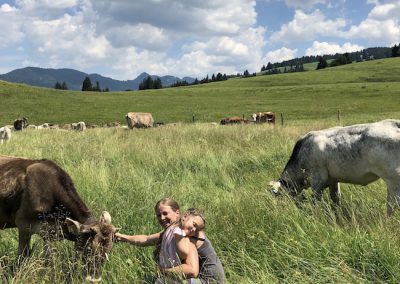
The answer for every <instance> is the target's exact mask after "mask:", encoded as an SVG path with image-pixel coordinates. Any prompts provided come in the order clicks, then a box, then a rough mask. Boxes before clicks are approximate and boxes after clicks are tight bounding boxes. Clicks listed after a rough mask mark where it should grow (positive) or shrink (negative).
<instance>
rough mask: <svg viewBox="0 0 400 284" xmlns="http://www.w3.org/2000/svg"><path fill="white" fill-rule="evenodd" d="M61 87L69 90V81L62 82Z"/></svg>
mask: <svg viewBox="0 0 400 284" xmlns="http://www.w3.org/2000/svg"><path fill="white" fill-rule="evenodd" d="M61 89H62V90H68V87H67V83H65V81H63V82H62V84H61Z"/></svg>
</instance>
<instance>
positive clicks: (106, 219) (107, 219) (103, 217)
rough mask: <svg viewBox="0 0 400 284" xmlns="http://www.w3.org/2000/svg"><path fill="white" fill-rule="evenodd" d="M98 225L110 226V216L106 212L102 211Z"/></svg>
mask: <svg viewBox="0 0 400 284" xmlns="http://www.w3.org/2000/svg"><path fill="white" fill-rule="evenodd" d="M99 222H100V223H105V224H111V215H110V213H108V212H107V211H103V213H102V214H101V216H100V220H99Z"/></svg>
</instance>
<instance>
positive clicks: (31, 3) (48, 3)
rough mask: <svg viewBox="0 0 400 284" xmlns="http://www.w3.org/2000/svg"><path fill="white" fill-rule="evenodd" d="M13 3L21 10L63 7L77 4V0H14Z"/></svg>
mask: <svg viewBox="0 0 400 284" xmlns="http://www.w3.org/2000/svg"><path fill="white" fill-rule="evenodd" d="M15 3H16V4H17V5H18V6H19V7H21V8H22V9H23V10H39V9H65V8H71V7H74V6H76V5H77V4H78V0H56V1H54V0H16V1H15Z"/></svg>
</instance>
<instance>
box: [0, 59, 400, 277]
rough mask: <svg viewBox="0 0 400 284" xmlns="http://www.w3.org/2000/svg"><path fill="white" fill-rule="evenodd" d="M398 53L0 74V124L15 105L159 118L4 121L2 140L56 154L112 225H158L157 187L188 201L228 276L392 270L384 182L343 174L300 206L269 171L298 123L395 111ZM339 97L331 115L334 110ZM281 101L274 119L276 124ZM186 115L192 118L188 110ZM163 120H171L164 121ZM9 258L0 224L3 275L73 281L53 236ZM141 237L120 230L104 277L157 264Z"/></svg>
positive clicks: (68, 260)
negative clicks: (274, 189) (69, 79)
mask: <svg viewBox="0 0 400 284" xmlns="http://www.w3.org/2000/svg"><path fill="white" fill-rule="evenodd" d="M399 71H400V59H386V60H377V61H370V62H363V63H357V64H351V65H348V66H343V67H336V68H331V69H325V70H320V71H309V72H305V73H297V74H296V73H293V74H282V75H276V76H274V75H272V76H259V77H252V78H247V79H233V80H228V81H226V82H220V83H214V84H207V85H201V86H192V87H186V88H174V89H172V88H171V89H162V90H158V91H140V92H139V91H135V92H121V93H81V92H71V91H56V90H49V89H41V88H32V87H28V86H25V85H15V84H9V83H5V82H0V100H1V105H2V106H3V108H2V110H1V111H0V122H1V123H0V125H4V124H10V123H12V121H13V119H14V118H15V117H17V116H18V115H23V116H26V117H28V119H29V121H30V122H31V123H33V124H40V123H43V122H53V123H67V122H76V121H79V120H83V121H85V122H87V123H94V124H102V123H107V122H114V121H120V122H123V123H124V115H125V113H126V112H128V111H149V112H152V113H153V115H154V117H155V120H156V121H164V122H165V123H171V124H167V125H165V126H163V127H158V128H152V129H134V130H126V129H122V128H96V129H88V130H87V131H85V132H73V131H61V130H42V131H35V130H27V131H24V132H20V133H13V136H12V139H11V140H10V141H8V142H7V143H4V144H1V145H0V154H2V155H15V156H25V157H30V158H47V159H51V160H54V161H55V162H57V163H58V164H59V165H60V166H61V167H63V168H64V169H65V170H66V171H67V172H68V173H69V174H70V175H71V177H72V179H73V180H74V183H75V185H76V188H77V190H78V193H79V194H80V196H81V197H82V199H83V200H84V201H85V203H86V204H87V205H88V207H89V208H91V210H92V211H93V212H94V214H96V215H100V213H101V212H102V211H103V210H108V211H109V212H110V214H111V216H112V218H113V224H114V225H116V226H118V227H121V228H122V229H121V232H123V233H129V234H150V233H154V232H158V231H159V230H160V228H159V226H158V224H157V222H156V219H155V216H154V210H153V207H154V205H155V203H156V202H157V201H158V200H159V199H161V198H163V197H167V196H169V197H172V198H174V199H176V200H177V201H178V202H179V203H180V205H181V207H182V209H186V208H188V207H193V206H195V207H198V208H199V209H201V210H202V211H203V212H204V214H205V216H206V219H207V227H206V233H207V235H208V237H209V239H210V240H211V241H212V242H213V245H214V247H215V249H216V251H217V253H218V255H219V257H220V258H221V261H222V263H223V265H224V267H225V271H226V275H227V280H228V283H398V282H399V279H400V269H399V267H400V237H399V236H400V212H396V214H395V215H394V216H393V217H392V218H390V219H388V218H386V214H385V212H386V205H385V202H386V188H385V185H384V183H383V182H382V181H381V180H379V181H377V182H375V183H373V184H371V185H369V186H366V187H362V186H355V185H349V184H343V185H342V193H343V197H342V198H343V200H342V205H341V207H340V209H338V211H337V212H336V213H335V212H334V211H333V209H332V207H331V202H330V200H329V198H328V194H325V195H324V198H323V201H322V202H321V203H318V204H313V202H312V201H311V193H310V192H309V191H307V193H306V196H307V197H308V200H306V201H305V202H304V203H303V204H302V205H301V206H300V207H298V206H296V205H295V204H294V202H293V201H292V200H291V199H290V198H287V197H282V198H277V199H276V198H273V196H271V194H270V192H269V190H268V188H267V184H268V182H269V181H271V180H274V179H277V178H278V177H279V174H280V173H281V171H282V169H283V167H284V166H285V164H286V162H287V160H288V158H289V156H290V154H291V151H292V148H293V146H294V144H295V142H296V140H297V139H298V138H299V137H300V136H301V135H303V134H304V133H306V132H308V131H310V130H315V129H321V128H325V127H330V126H336V125H338V124H342V125H348V124H352V123H362V122H370V121H377V120H380V119H384V118H398V117H400V110H399V100H400V76H399V74H400V72H399ZM269 110H270V111H275V112H276V113H277V114H278V119H277V123H276V125H275V126H271V125H267V124H243V125H232V126H220V125H214V124H210V123H209V122H214V121H215V122H217V121H219V119H221V118H223V117H227V116H233V115H240V116H241V115H245V116H249V115H250V114H251V113H252V112H254V111H269ZM338 110H339V111H340V121H338V120H337V111H338ZM280 113H282V114H283V116H284V125H283V126H282V125H280V117H279V115H280ZM193 115H194V116H195V118H196V123H192V116H193ZM172 122H182V123H178V124H172ZM32 243H33V245H34V248H35V250H34V255H33V256H32V257H31V258H30V259H29V260H28V261H26V262H25V263H24V264H23V265H22V266H21V267H17V266H16V256H17V255H16V254H17V246H18V239H17V231H16V230H15V229H7V230H3V231H0V282H1V283H82V282H83V279H82V276H81V273H80V271H81V270H80V268H81V264H80V263H79V261H78V260H76V258H75V256H74V248H73V244H72V243H71V242H68V241H62V242H58V243H57V244H56V248H57V249H56V250H55V251H54V253H53V254H52V255H51V257H50V259H44V255H43V250H42V245H43V242H42V241H41V239H40V238H39V237H37V236H35V237H34V238H33V242H32ZM152 252H153V248H152V247H147V248H142V247H134V246H131V245H128V244H121V243H117V244H115V245H114V248H113V251H112V253H111V255H110V261H109V262H107V263H106V265H105V266H104V270H103V280H104V282H105V283H143V282H142V280H143V279H146V277H147V276H148V275H152V274H154V273H156V272H157V267H156V265H155V263H154V261H153V258H152Z"/></svg>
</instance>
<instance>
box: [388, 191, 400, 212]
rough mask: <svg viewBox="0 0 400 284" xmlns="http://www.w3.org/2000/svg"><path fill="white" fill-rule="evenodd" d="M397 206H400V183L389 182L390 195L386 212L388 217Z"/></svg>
mask: <svg viewBox="0 0 400 284" xmlns="http://www.w3.org/2000/svg"><path fill="white" fill-rule="evenodd" d="M396 207H397V208H399V207H400V184H397V186H393V185H390V184H389V183H388V195H387V203H386V214H387V216H388V217H390V216H392V215H393V210H394V208H396Z"/></svg>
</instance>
